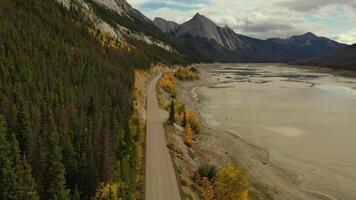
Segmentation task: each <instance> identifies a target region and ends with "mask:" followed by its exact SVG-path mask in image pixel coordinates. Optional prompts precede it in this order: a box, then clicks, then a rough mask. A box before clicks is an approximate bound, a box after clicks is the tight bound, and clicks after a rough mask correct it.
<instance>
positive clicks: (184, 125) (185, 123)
mask: <svg viewBox="0 0 356 200" xmlns="http://www.w3.org/2000/svg"><path fill="white" fill-rule="evenodd" d="M182 126H183V128H185V127H187V113H186V112H185V111H184V114H183V122H182Z"/></svg>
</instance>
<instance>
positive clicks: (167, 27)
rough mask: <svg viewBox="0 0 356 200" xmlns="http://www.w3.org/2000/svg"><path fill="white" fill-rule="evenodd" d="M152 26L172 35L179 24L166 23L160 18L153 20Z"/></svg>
mask: <svg viewBox="0 0 356 200" xmlns="http://www.w3.org/2000/svg"><path fill="white" fill-rule="evenodd" d="M153 24H154V25H155V26H156V27H158V28H159V29H160V30H161V31H162V32H164V33H172V32H175V31H177V30H178V28H179V24H177V23H176V22H173V21H167V20H165V19H162V18H160V17H156V18H155V19H154V20H153Z"/></svg>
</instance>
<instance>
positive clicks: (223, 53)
mask: <svg viewBox="0 0 356 200" xmlns="http://www.w3.org/2000/svg"><path fill="white" fill-rule="evenodd" d="M153 22H154V24H155V25H156V26H157V27H158V28H159V29H160V30H162V31H163V32H165V33H167V34H169V35H171V36H173V37H175V38H180V39H184V40H188V41H190V43H192V45H193V46H194V47H195V48H196V49H198V50H199V51H201V52H200V53H198V54H200V56H201V57H205V58H207V59H208V57H209V56H211V54H214V55H215V59H217V60H218V61H223V62H289V61H296V60H301V59H308V58H312V57H318V56H321V55H325V54H329V53H331V52H334V51H336V50H338V49H340V48H344V47H346V46H347V45H345V44H341V43H338V42H336V41H333V40H330V39H328V38H325V37H318V36H316V35H315V34H313V33H306V34H303V35H299V36H292V37H290V38H287V39H280V38H273V39H268V40H261V39H256V38H251V37H248V36H244V35H241V34H237V33H235V32H234V31H233V30H232V29H231V28H229V27H228V26H225V27H220V26H218V25H216V24H215V23H214V22H213V21H212V20H210V19H209V18H207V17H205V16H203V15H201V14H199V13H197V14H196V15H195V16H194V17H193V18H192V19H191V20H189V21H187V22H185V23H183V24H181V25H178V24H175V26H174V28H171V29H167V27H169V26H172V24H173V23H174V22H168V21H165V20H164V19H161V18H159V19H158V18H156V19H155V20H154V21H153ZM198 50H197V51H198ZM213 51H214V52H215V53H212V52H213Z"/></svg>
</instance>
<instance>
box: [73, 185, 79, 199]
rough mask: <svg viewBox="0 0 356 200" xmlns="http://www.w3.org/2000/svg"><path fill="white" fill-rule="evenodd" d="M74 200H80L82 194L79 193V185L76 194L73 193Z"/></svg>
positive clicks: (75, 189)
mask: <svg viewBox="0 0 356 200" xmlns="http://www.w3.org/2000/svg"><path fill="white" fill-rule="evenodd" d="M72 200H80V193H79V190H78V187H77V185H76V186H75V188H74V192H73V195H72Z"/></svg>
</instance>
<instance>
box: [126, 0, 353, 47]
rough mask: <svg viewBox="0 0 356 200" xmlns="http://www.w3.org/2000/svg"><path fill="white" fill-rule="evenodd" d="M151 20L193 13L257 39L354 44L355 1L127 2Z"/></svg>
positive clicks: (181, 18) (182, 17)
mask: <svg viewBox="0 0 356 200" xmlns="http://www.w3.org/2000/svg"><path fill="white" fill-rule="evenodd" d="M127 1H128V2H129V3H130V4H131V5H133V6H134V7H135V8H137V9H138V10H140V11H141V12H143V13H144V14H145V15H146V16H148V17H149V18H151V19H154V18H155V17H162V18H164V19H167V20H171V21H176V22H178V23H182V22H184V21H187V20H189V19H190V18H191V17H192V16H193V15H194V14H195V13H197V12H199V13H200V14H202V15H205V16H206V17H208V18H210V19H212V20H213V21H214V22H216V23H217V24H219V25H228V26H229V27H230V28H232V29H234V30H235V31H236V32H237V33H241V34H245V35H248V36H253V37H257V38H262V39H266V38H271V37H289V36H291V35H295V34H302V33H305V32H313V33H315V34H317V35H320V36H325V37H329V38H331V39H335V40H338V41H340V42H344V43H348V44H353V43H356V0H127Z"/></svg>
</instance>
